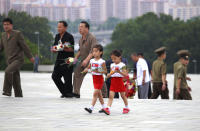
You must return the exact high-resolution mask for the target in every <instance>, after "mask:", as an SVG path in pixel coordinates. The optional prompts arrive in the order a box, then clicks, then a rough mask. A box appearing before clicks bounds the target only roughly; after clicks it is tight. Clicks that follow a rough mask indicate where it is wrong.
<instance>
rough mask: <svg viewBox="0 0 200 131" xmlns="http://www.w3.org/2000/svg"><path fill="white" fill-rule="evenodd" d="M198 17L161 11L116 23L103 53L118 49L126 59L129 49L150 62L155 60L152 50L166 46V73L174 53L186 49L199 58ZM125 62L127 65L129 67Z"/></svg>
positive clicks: (172, 60) (171, 66) (199, 32)
mask: <svg viewBox="0 0 200 131" xmlns="http://www.w3.org/2000/svg"><path fill="white" fill-rule="evenodd" d="M198 36H200V18H193V19H191V20H188V21H187V22H184V21H181V20H179V19H174V20H173V18H172V17H171V16H169V15H165V14H160V15H156V14H154V13H147V14H144V15H143V16H140V17H137V18H136V19H134V20H133V19H130V20H128V21H126V22H123V23H119V24H118V25H117V26H116V28H115V30H114V32H113V34H112V43H111V44H109V45H107V46H106V49H105V53H104V56H105V57H106V58H109V54H110V52H111V50H113V49H122V50H123V52H124V53H123V56H124V57H127V58H128V59H129V61H131V60H130V55H131V53H133V52H143V53H144V56H145V58H146V59H147V60H148V61H150V62H153V60H155V59H156V54H155V53H154V50H155V49H156V48H159V47H161V46H166V47H167V59H166V62H167V64H168V72H173V63H174V62H175V61H177V60H178V57H177V55H176V52H177V51H178V50H180V49H188V50H189V51H190V52H192V57H191V60H193V59H195V60H197V61H200V54H199V49H200V44H199V43H200V38H199V37H198ZM131 63H132V62H129V66H132V64H131ZM193 67H194V64H193V63H190V65H189V66H188V72H193V71H194V69H193Z"/></svg>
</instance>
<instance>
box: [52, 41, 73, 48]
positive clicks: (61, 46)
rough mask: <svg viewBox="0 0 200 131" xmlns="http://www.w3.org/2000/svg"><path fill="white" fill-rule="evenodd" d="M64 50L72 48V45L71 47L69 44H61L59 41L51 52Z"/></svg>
mask: <svg viewBox="0 0 200 131" xmlns="http://www.w3.org/2000/svg"><path fill="white" fill-rule="evenodd" d="M64 48H73V45H71V44H70V43H69V42H65V43H64V44H63V43H62V42H61V40H60V41H59V44H58V45H55V46H53V47H52V50H54V51H63V50H64Z"/></svg>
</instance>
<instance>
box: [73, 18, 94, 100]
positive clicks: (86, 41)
mask: <svg viewBox="0 0 200 131" xmlns="http://www.w3.org/2000/svg"><path fill="white" fill-rule="evenodd" d="M89 29H90V26H89V24H88V22H86V21H82V22H81V23H80V25H79V33H80V34H81V35H82V37H81V39H80V40H79V50H78V53H77V54H76V56H75V61H78V58H80V59H81V62H80V63H79V64H78V65H77V67H76V69H75V71H74V78H73V87H74V96H75V97H76V98H80V88H81V85H82V82H83V79H84V77H85V75H86V74H85V73H81V72H82V71H83V70H84V69H85V67H87V65H88V64H89V61H90V59H91V58H92V49H93V47H94V46H95V45H97V40H96V38H95V37H94V36H93V35H92V34H91V33H90V32H89Z"/></svg>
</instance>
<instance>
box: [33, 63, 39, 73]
mask: <svg viewBox="0 0 200 131" xmlns="http://www.w3.org/2000/svg"><path fill="white" fill-rule="evenodd" d="M33 72H38V64H34V67H33Z"/></svg>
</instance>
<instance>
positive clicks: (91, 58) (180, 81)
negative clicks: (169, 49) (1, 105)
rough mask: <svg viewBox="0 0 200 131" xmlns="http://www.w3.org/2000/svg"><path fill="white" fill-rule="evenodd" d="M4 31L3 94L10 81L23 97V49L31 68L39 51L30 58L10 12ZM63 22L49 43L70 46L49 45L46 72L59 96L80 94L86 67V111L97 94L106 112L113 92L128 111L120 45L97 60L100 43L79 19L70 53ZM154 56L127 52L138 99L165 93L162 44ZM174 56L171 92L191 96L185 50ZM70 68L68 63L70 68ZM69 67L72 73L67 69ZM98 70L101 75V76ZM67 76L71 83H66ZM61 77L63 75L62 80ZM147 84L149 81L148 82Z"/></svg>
mask: <svg viewBox="0 0 200 131" xmlns="http://www.w3.org/2000/svg"><path fill="white" fill-rule="evenodd" d="M3 27H4V31H5V32H4V33H3V34H2V38H1V41H0V51H2V50H4V51H5V56H6V60H7V64H8V66H7V68H6V69H5V78H4V86H3V95H5V96H11V90H12V87H13V88H14V93H15V97H23V95H22V89H21V83H20V74H19V71H20V68H21V67H22V65H23V61H24V54H25V55H26V56H27V57H28V58H29V59H30V61H31V62H33V63H35V68H34V72H37V71H38V70H37V66H38V64H39V57H38V56H37V55H36V56H35V59H34V57H33V55H32V54H31V51H30V49H29V48H28V46H27V45H26V43H25V40H24V37H23V35H22V33H21V32H20V31H16V30H13V22H12V20H11V19H10V18H6V19H4V20H3ZM67 27H68V24H67V22H65V21H59V22H58V26H57V29H58V34H57V35H56V37H55V42H54V44H53V46H56V45H58V44H60V43H66V42H67V43H70V44H71V46H70V47H65V48H63V50H61V51H57V50H56V49H55V48H52V49H51V52H53V53H57V58H56V62H55V66H54V70H53V73H52V79H53V81H54V83H55V85H56V86H57V88H58V90H59V91H60V93H61V98H69V97H75V98H80V97H81V96H80V95H81V94H80V89H81V85H82V82H83V79H84V77H85V75H86V74H87V72H91V74H92V76H93V85H94V92H93V99H92V103H91V106H90V107H89V108H87V107H86V108H85V110H86V111H87V112H89V113H92V111H93V109H94V106H95V104H96V101H97V99H99V101H100V103H101V105H102V109H101V110H100V111H99V112H100V113H101V112H103V113H105V114H107V115H109V114H110V108H111V105H112V102H113V99H114V98H119V94H120V96H121V98H122V99H123V102H124V105H125V107H124V108H123V113H124V114H126V113H128V112H129V111H130V109H129V107H128V100H127V96H126V87H125V85H124V81H123V80H124V78H129V77H128V75H129V72H128V69H127V65H128V61H127V59H126V58H123V57H122V50H113V51H112V52H111V54H110V59H109V60H107V61H106V60H103V58H102V56H103V47H102V46H101V45H100V44H98V42H97V40H96V38H95V36H93V35H92V34H91V33H90V32H89V29H90V25H89V24H88V22H86V21H82V22H80V24H79V33H80V34H81V38H80V40H79V50H78V52H77V53H76V55H74V48H73V46H74V38H73V36H72V35H71V34H70V33H69V32H67ZM155 53H156V54H157V56H158V58H157V59H156V60H155V61H154V62H153V64H152V65H151V64H150V62H148V61H147V60H146V59H145V57H144V56H143V53H142V52H138V53H132V54H131V56H130V57H131V59H132V60H133V62H134V73H133V80H135V81H137V87H138V98H139V99H157V98H158V97H159V95H160V96H161V99H169V90H168V82H167V80H166V75H167V70H166V68H167V67H166V63H165V59H166V47H161V48H158V49H156V50H155ZM177 55H178V56H179V58H180V59H179V60H178V61H177V62H176V63H175V64H174V93H173V94H174V95H173V98H174V99H177V100H191V99H192V97H191V94H190V91H191V88H190V87H189V86H188V84H187V80H191V79H190V78H189V77H187V65H188V63H189V56H190V53H189V51H188V50H180V51H178V52H177ZM69 57H73V58H74V61H73V64H74V65H76V66H69V65H68V64H63V63H65V60H66V58H69ZM73 68H74V69H73ZM73 73H74V75H72V74H73ZM104 75H105V77H106V80H105V81H104ZM72 76H73V83H72ZM62 78H64V80H62ZM151 84H152V85H153V87H151ZM106 97H108V98H109V99H108V103H107V105H105V103H104V100H103V98H106Z"/></svg>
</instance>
